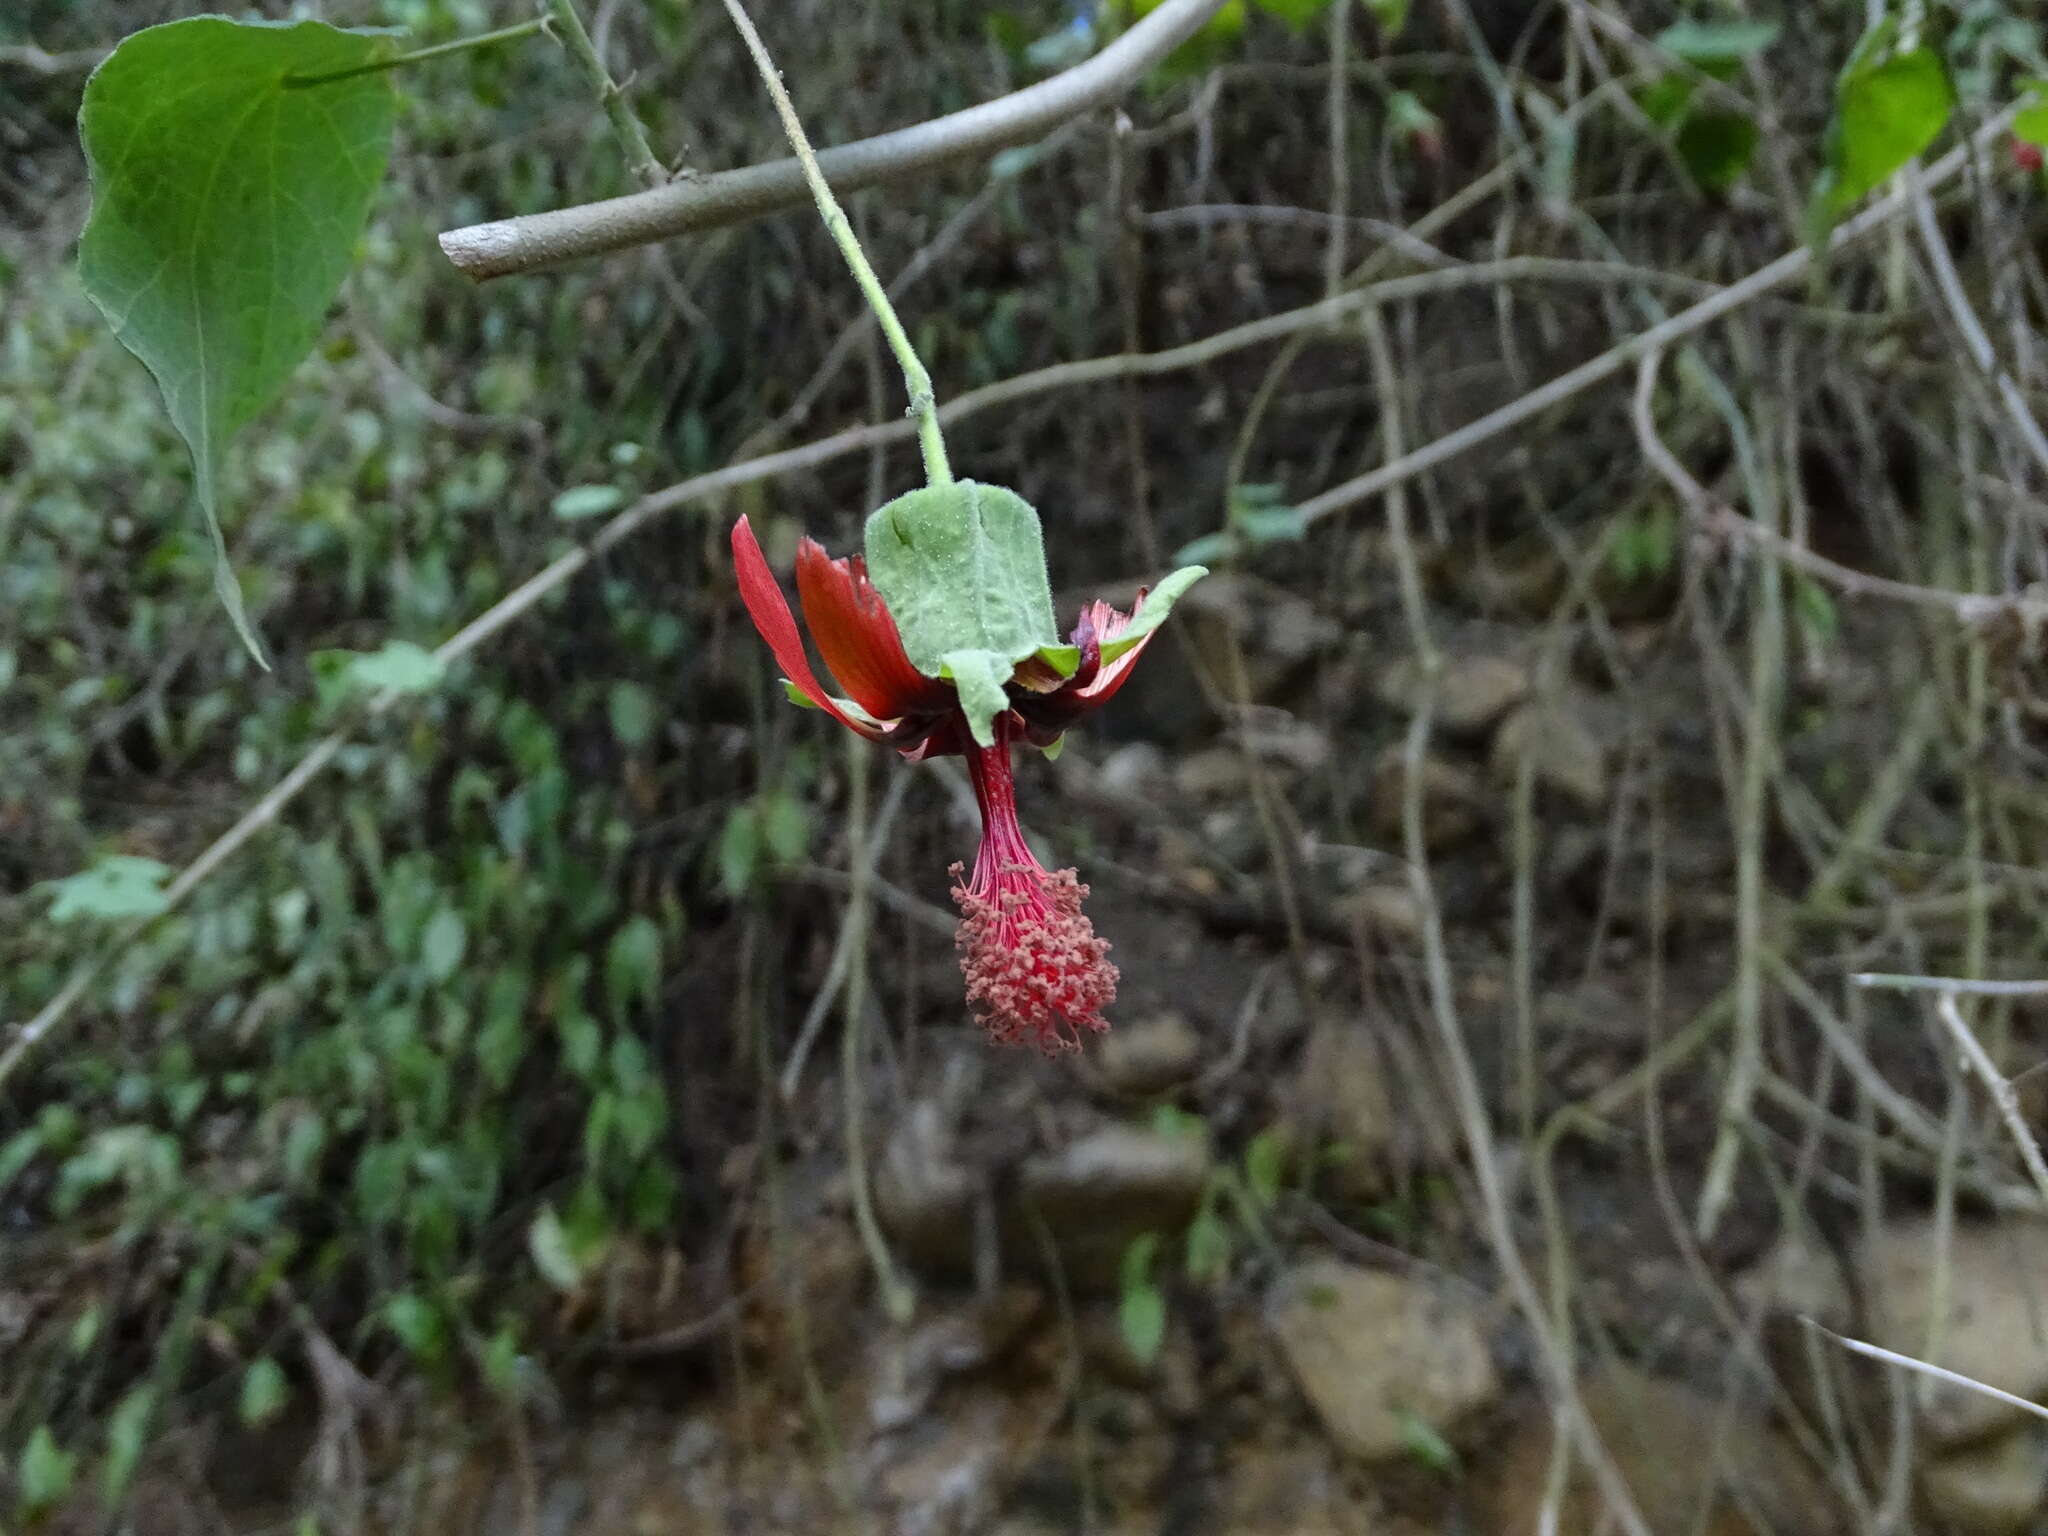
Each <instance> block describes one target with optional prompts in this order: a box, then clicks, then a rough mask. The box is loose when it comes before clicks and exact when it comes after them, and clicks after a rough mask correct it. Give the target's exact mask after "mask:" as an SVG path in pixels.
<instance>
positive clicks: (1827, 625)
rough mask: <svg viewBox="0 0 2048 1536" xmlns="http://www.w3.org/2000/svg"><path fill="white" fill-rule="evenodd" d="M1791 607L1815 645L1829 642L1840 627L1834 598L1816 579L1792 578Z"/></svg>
mask: <svg viewBox="0 0 2048 1536" xmlns="http://www.w3.org/2000/svg"><path fill="white" fill-rule="evenodd" d="M1792 607H1793V611H1794V612H1795V613H1797V614H1798V615H1799V622H1800V623H1801V625H1803V626H1804V627H1805V629H1806V632H1807V633H1808V634H1809V635H1810V636H1811V637H1812V638H1813V641H1814V643H1815V644H1817V645H1827V644H1828V643H1830V642H1831V641H1832V640H1833V639H1834V638H1835V635H1836V634H1837V632H1838V631H1839V630H1840V629H1841V627H1842V623H1841V617H1840V615H1838V614H1837V613H1836V612H1835V600H1834V598H1833V597H1832V596H1830V595H1829V593H1828V590H1827V588H1825V587H1823V586H1822V585H1821V584H1820V583H1819V582H1817V581H1810V580H1808V579H1807V578H1806V577H1804V576H1795V577H1794V578H1793V579H1792Z"/></svg>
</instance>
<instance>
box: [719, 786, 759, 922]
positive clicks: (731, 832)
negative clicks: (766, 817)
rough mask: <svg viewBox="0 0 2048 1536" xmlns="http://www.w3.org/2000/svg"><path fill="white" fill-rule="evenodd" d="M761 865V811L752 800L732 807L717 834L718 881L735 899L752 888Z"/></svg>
mask: <svg viewBox="0 0 2048 1536" xmlns="http://www.w3.org/2000/svg"><path fill="white" fill-rule="evenodd" d="M760 863H761V812H760V808H759V807H758V806H756V805H755V804H754V803H753V802H752V801H748V802H747V803H746V804H744V805H736V806H734V807H733V808H732V810H731V812H730V813H728V814H727V816H726V818H725V830H724V831H722V832H720V833H719V835H718V882H719V884H720V885H722V886H723V887H724V888H725V894H726V895H727V896H728V897H730V898H732V899H734V900H737V899H738V898H740V897H742V896H744V895H746V894H747V892H748V891H750V890H751V889H753V885H754V871H755V869H757V868H758V867H759V866H760Z"/></svg>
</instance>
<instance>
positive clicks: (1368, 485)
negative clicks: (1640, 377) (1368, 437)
mask: <svg viewBox="0 0 2048 1536" xmlns="http://www.w3.org/2000/svg"><path fill="white" fill-rule="evenodd" d="M2012 120H2013V112H2012V111H2010V110H2008V111H2005V112H2001V113H1999V114H1998V116H1996V117H1994V118H1992V119H1991V120H1990V121H1989V122H1987V123H1985V124H1984V126H1983V127H1982V128H1980V129H1978V130H1977V132H1976V133H1975V134H1974V135H1973V136H1972V138H1971V141H1970V142H1969V143H1968V144H1964V145H1961V146H1959V147H1958V148H1956V149H1952V150H1950V151H1949V152H1948V153H1947V154H1946V155H1943V156H1942V157H1941V159H1939V160H1937V161H1936V162H1935V163H1934V164H1933V165H1931V166H1929V167H1928V168H1927V170H1926V172H1925V173H1924V174H1923V176H1922V178H1921V181H1920V186H1921V187H1923V188H1926V189H1929V190H1931V189H1933V188H1935V187H1938V186H1940V185H1941V184H1942V183H1943V182H1947V181H1951V180H1953V179H1954V178H1955V177H1956V176H1957V175H1958V174H1960V173H1961V171H1962V170H1963V168H1964V167H1965V166H1966V165H1968V164H1969V163H1970V156H1971V155H1972V154H1973V153H1975V152H1976V151H1977V150H1978V149H1979V148H1981V147H1983V146H1985V145H1988V144H1990V143H1992V142H1994V141H1995V140H1996V139H1998V138H1999V137H2001V136H2002V135H2004V134H2005V133H2007V132H2009V131H2010V130H2011V128H2012ZM1911 203H1912V197H1911V195H1910V194H1909V193H1908V192H1906V191H1903V190H1902V191H1898V192H1894V193H1892V194H1891V195H1890V196H1889V197H1886V198H1883V199H1882V200H1880V201H1878V202H1876V203H1873V204H1872V205H1871V206H1870V207H1868V208H1866V209H1864V210H1863V212H1861V213H1859V214H1858V215H1856V217H1855V218H1853V219H1850V220H1849V221H1848V222H1847V223H1845V224H1843V225H1841V226H1840V227H1839V228H1837V229H1836V230H1835V232H1834V234H1833V236H1832V237H1831V238H1830V240H1829V241H1828V249H1829V250H1830V251H1838V250H1840V249H1841V248H1842V247H1843V246H1845V245H1848V244H1849V243H1851V242H1852V241H1855V240H1859V239H1861V238H1862V237H1863V236H1865V235H1867V234H1869V233H1870V232H1871V231H1872V230H1875V229H1882V228H1883V227H1884V226H1885V225H1887V224H1889V223H1891V222H1892V221H1893V220H1894V219H1897V218H1898V217H1899V216H1900V215H1901V214H1903V213H1905V212H1907V211H1908V210H1909V208H1910V207H1911ZM1812 265H1813V248H1812V247H1811V246H1805V245H1802V246H1800V247H1799V248H1798V249H1796V250H1791V251H1787V252H1786V253H1785V254H1784V255H1782V256H1780V257H1779V258H1778V259H1777V260H1776V261H1774V262H1771V263H1770V264H1769V265H1768V266H1763V267H1759V268H1757V270H1756V271H1754V272H1752V273H1750V275H1749V276H1748V277H1745V278H1743V279H1742V281H1740V282H1738V283H1731V284H1730V285H1729V286H1728V287H1726V288H1723V289H1722V290H1721V291H1720V292H1719V293H1717V294H1715V295H1714V296H1713V297H1712V298H1709V299H1703V300H1701V301H1700V302H1699V303H1697V304H1695V305H1693V307H1692V308H1690V309H1686V310H1681V311H1679V313H1677V314H1675V315H1673V316H1672V317H1671V318H1670V319H1669V320H1665V321H1662V322H1660V323H1659V324H1657V325H1653V326H1651V327H1650V328H1649V329H1648V330H1647V331H1643V332H1642V333H1640V334H1639V335H1635V336H1631V337H1629V338H1628V340H1626V341H1624V342H1621V343H1619V344H1618V345H1616V346H1614V347H1611V348H1609V349H1608V350H1607V351H1605V352H1603V353H1601V354H1600V355H1599V356H1598V357H1596V358H1593V359H1592V360H1591V361H1589V362H1585V363H1581V364H1580V365H1579V366H1578V367H1576V368H1574V369H1572V370H1571V371H1570V372H1568V373H1562V374H1559V375H1558V376H1557V377H1556V378H1554V379H1552V380H1551V381H1550V382H1549V383H1548V384H1543V385H1539V386H1538V387H1537V388H1535V389H1532V390H1530V391H1529V393H1527V394H1526V395H1522V396H1521V397H1519V398H1518V399H1515V400H1511V401H1509V402H1508V403H1507V404H1506V405H1504V406H1502V407H1500V409H1498V410H1495V411H1489V412H1487V413H1486V414H1485V415H1484V416H1481V417H1480V418H1479V419H1478V420H1476V421H1470V422H1467V423H1466V424H1465V425H1464V426H1462V427H1459V428H1458V429H1457V430H1456V431H1454V432H1446V433H1445V434H1444V435H1443V436H1442V437H1439V438H1436V439H1434V440H1433V441H1431V442H1427V443H1424V444H1423V445H1422V446H1421V447H1420V448H1416V449H1414V450H1412V451H1411V452H1409V453H1407V454H1405V455H1403V456H1402V457H1401V458H1399V459H1397V460H1395V461H1394V462H1393V463H1391V464H1382V465H1380V466H1379V468H1377V469H1373V470H1368V471H1367V472H1366V473H1365V474H1362V475H1360V476H1358V477H1357V478H1356V479H1353V480H1347V481H1345V482H1344V483H1343V484H1342V485H1336V486H1332V487H1331V488H1330V489H1329V490H1327V491H1324V492H1323V493H1322V494H1321V495H1320V496H1315V497H1311V498H1310V499H1309V500H1307V501H1305V502H1303V503H1302V504H1301V508H1300V510H1301V514H1302V517H1303V519H1304V520H1305V521H1307V522H1311V523H1313V522H1318V521H1320V520H1321V519H1323V518H1326V517H1329V516H1331V515H1332V514H1333V513H1337V512H1342V511H1344V510H1346V509H1347V508H1350V507H1355V506H1358V505H1359V504H1360V503H1362V502H1367V501H1370V500H1372V499H1373V498H1374V497H1375V496H1381V495H1384V494H1385V493H1386V492H1387V491H1388V490H1389V489H1391V488H1392V487H1394V486H1396V485H1401V484H1404V483H1405V482H1407V481H1409V480H1412V479H1414V478H1415V476H1417V475H1419V474H1421V473H1423V472H1424V471H1425V470H1431V469H1435V468H1436V467H1437V466H1438V465H1439V464H1445V463H1448V462H1449V461H1450V460H1452V459H1455V458H1458V457H1459V456H1460V455H1462V454H1466V453H1470V452H1471V451H1472V450H1473V449H1474V448H1477V447H1479V446H1480V445H1481V444H1482V443H1487V442H1491V441H1492V440H1493V439H1494V438H1496V437H1499V436H1500V435H1501V434H1502V433H1503V432H1506V431H1508V430H1510V429H1511V428H1514V427H1518V426H1520V425H1521V424H1522V423H1523V422H1525V421H1528V420H1530V419H1532V418H1533V417H1536V416H1540V415H1542V414H1543V413H1544V412H1545V411H1547V410H1549V409H1550V408H1551V407H1553V406H1557V405H1562V404H1563V403H1564V402H1565V401H1567V400H1569V399H1572V398H1573V397H1574V396H1576V395H1579V394H1583V393H1584V392H1585V391H1586V390H1588V389H1590V388H1592V387H1593V386H1594V385H1595V384H1598V383H1601V382H1603V381H1604V380H1607V379H1610V378H1612V377H1613V376H1614V375H1615V374H1617V373H1619V372H1621V370H1622V369H1624V368H1626V367H1627V366H1628V365H1629V364H1630V363H1632V362H1635V361H1636V360H1637V359H1638V358H1641V357H1643V356H1645V355H1647V354H1648V353H1651V352H1657V351H1661V350H1663V349H1664V348H1665V347H1668V346H1670V345H1671V344H1672V343H1673V342H1675V341H1681V340H1683V339H1684V338H1685V337H1687V336H1690V335H1692V334H1694V333H1695V332H1697V331H1702V330H1705V329H1706V328H1707V327H1708V326H1709V325H1712V324H1713V323H1714V322H1715V321H1716V320H1720V319H1724V318H1725V317H1727V316H1728V315H1731V314H1733V313H1735V311H1737V310H1738V309H1741V308H1742V307H1743V306H1745V305H1747V304H1752V303H1754V302H1756V301H1757V300H1758V299H1760V298H1762V297H1764V296H1765V295H1766V294H1769V293H1771V292H1773V291H1775V290H1777V289H1779V288H1783V287H1784V286H1785V285H1786V284H1787V283H1789V282H1791V281H1792V280H1793V279H1794V278H1796V277H1798V276H1800V275H1801V274H1802V273H1804V272H1805V271H1806V270H1807V269H1808V268H1809V267H1811V266H1812Z"/></svg>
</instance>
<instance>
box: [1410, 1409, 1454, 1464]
mask: <svg viewBox="0 0 2048 1536" xmlns="http://www.w3.org/2000/svg"><path fill="white" fill-rule="evenodd" d="M1394 1418H1395V1420H1396V1422H1397V1423H1399V1424H1400V1426H1401V1441H1402V1443H1403V1445H1405V1446H1406V1447H1407V1450H1408V1454H1409V1455H1410V1456H1413V1457H1414V1458H1415V1459H1416V1460H1417V1461H1419V1462H1421V1463H1422V1464H1423V1465H1424V1466H1425V1467H1428V1468H1429V1469H1430V1470H1431V1471H1433V1472H1455V1471H1456V1470H1457V1467H1458V1453H1457V1452H1456V1451H1455V1450H1453V1449H1452V1448H1451V1443H1450V1441H1448V1440H1446V1439H1445V1438H1444V1437H1443V1436H1442V1435H1441V1434H1439V1433H1437V1431H1436V1429H1435V1427H1434V1426H1432V1425H1431V1424H1430V1423H1429V1422H1428V1421H1427V1420H1424V1419H1421V1418H1418V1417H1417V1416H1416V1415H1415V1414H1413V1413H1410V1412H1409V1411H1408V1410H1407V1409H1405V1408H1403V1409H1399V1410H1397V1411H1396V1412H1395V1415H1394Z"/></svg>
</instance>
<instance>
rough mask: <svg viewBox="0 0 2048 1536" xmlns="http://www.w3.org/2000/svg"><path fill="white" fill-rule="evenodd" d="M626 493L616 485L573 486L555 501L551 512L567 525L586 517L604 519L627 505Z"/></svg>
mask: <svg viewBox="0 0 2048 1536" xmlns="http://www.w3.org/2000/svg"><path fill="white" fill-rule="evenodd" d="M625 500H626V493H625V492H624V491H622V490H620V489H619V488H618V487H617V486H616V485H572V486H570V487H569V489H568V490H566V491H564V492H562V494H561V495H559V496H557V497H556V498H555V501H554V506H553V507H552V508H551V510H552V511H553V512H554V514H555V516H556V517H558V518H560V519H561V520H562V521H563V522H565V523H574V522H580V521H582V519H584V518H586V517H602V516H604V514H605V513H607V512H610V511H613V510H615V509H617V508H618V507H621V506H623V505H624V504H625Z"/></svg>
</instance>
